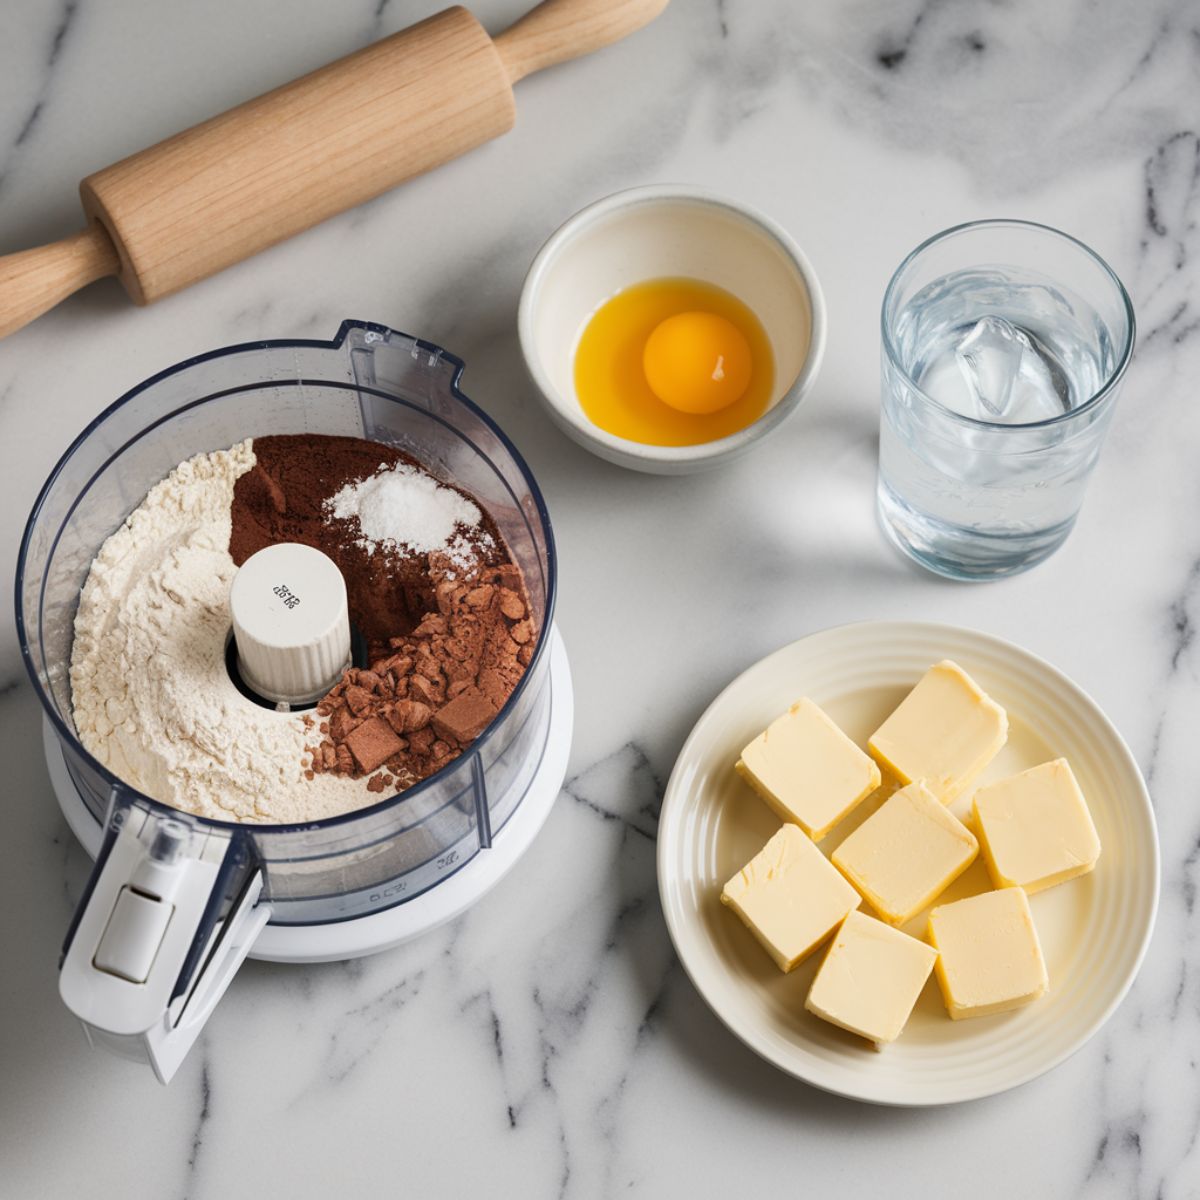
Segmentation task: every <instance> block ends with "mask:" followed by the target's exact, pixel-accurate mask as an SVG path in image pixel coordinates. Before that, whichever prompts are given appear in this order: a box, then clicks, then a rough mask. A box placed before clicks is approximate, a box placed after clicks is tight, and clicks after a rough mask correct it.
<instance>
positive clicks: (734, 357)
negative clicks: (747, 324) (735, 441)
mask: <svg viewBox="0 0 1200 1200" xmlns="http://www.w3.org/2000/svg"><path fill="white" fill-rule="evenodd" d="M752 367H753V358H752V355H751V352H750V343H749V342H747V341H746V338H745V335H744V334H743V333H742V331H741V330H740V329H739V328H738V327H737V326H736V325H735V324H734V323H733V322H732V321H729V320H726V318H725V317H722V316H719V315H718V314H717V313H712V312H681V313H676V314H675V316H673V317H668V318H667V319H666V320H665V321H661V322H659V324H658V325H656V326H655V327H654V331H653V333H651V334H650V336H649V337H648V338H647V339H646V348H645V349H644V350H643V351H642V369H643V370H644V371H645V372H646V382H647V383H648V384H649V385H650V390H651V391H652V392H653V393H654V394H655V395H656V396H657V397H658V398H659V399H660V400H661V401H662V402H663V403H664V404H669V405H670V406H671V407H672V408H674V409H678V410H679V411H680V412H685V413H714V412H718V411H719V410H720V409H722V408H726V407H728V406H729V405H730V404H732V403H733V402H734V401H735V400H738V399H740V398H741V396H742V395H743V394H744V393H745V391H746V388H747V387H748V386H749V383H750V375H751V371H752Z"/></svg>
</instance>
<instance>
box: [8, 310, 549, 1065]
mask: <svg viewBox="0 0 1200 1200" xmlns="http://www.w3.org/2000/svg"><path fill="white" fill-rule="evenodd" d="M462 371H463V363H462V362H461V361H460V360H459V359H457V358H455V357H454V356H453V355H451V354H448V353H446V352H445V351H443V350H441V349H440V348H438V347H437V346H434V345H431V344H430V343H428V342H424V341H421V340H419V339H417V338H413V337H410V336H408V335H407V334H403V333H399V332H397V331H395V330H392V329H388V328H387V327H385V326H382V325H375V324H370V323H367V322H361V321H346V322H344V323H343V324H342V326H341V328H340V329H339V330H338V333H337V335H336V337H334V339H333V340H332V341H319V340H288V341H266V342H256V343H250V344H246V345H238V346H231V347H227V348H225V349H221V350H216V351H213V352H212V353H209V354H204V355H200V356H199V357H197V358H191V359H188V360H186V361H184V362H182V363H179V364H177V365H176V366H173V367H170V368H169V369H167V370H165V371H163V372H161V373H160V374H158V375H155V376H154V377H153V378H151V379H149V380H147V381H146V382H145V383H143V384H141V385H139V386H138V387H135V388H134V389H133V390H132V391H130V392H128V393H127V394H126V395H125V396H123V397H122V398H121V399H120V400H118V401H117V402H116V403H115V404H113V405H112V406H111V407H110V408H108V409H107V410H106V411H105V412H103V413H102V414H101V415H100V416H99V417H97V418H96V420H95V421H93V422H92V424H91V425H89V426H88V428H87V429H85V430H84V432H83V433H82V434H81V435H80V436H79V437H78V438H77V439H76V440H75V442H74V444H73V445H72V446H71V447H70V449H69V450H68V451H67V452H66V454H65V455H64V456H63V457H62V459H61V461H60V462H59V463H58V465H57V466H56V467H55V469H54V471H53V472H52V473H51V475H50V478H49V479H48V481H47V482H46V484H45V486H44V487H43V489H42V491H41V494H40V495H39V496H38V499H37V502H36V503H35V505H34V508H33V512H32V514H31V515H30V518H29V522H28V525H27V526H26V529H25V535H24V538H23V540H22V543H21V550H20V557H19V560H18V564H17V580H16V614H17V629H18V637H19V640H20V645H21V652H22V655H23V656H24V659H25V663H26V666H27V668H28V670H29V674H30V677H31V679H32V680H33V684H34V687H35V689H36V691H37V694H38V696H39V698H40V700H41V702H42V705H43V707H44V709H45V720H44V735H45V736H44V742H45V753H46V762H47V765H48V767H49V772H50V778H51V781H52V783H53V786H54V791H55V794H56V796H57V798H58V802H59V804H60V805H61V807H62V811H63V813H64V815H65V816H66V819H67V822H68V824H69V825H70V827H71V829H72V831H73V832H74V833H75V835H76V836H77V837H78V838H79V840H80V842H81V843H82V844H83V846H84V847H85V849H86V850H87V851H88V853H89V854H90V855H91V856H92V857H93V858H94V859H95V868H94V870H93V871H92V874H91V877H90V879H89V881H88V884H87V887H86V889H85V891H84V894H83V898H82V900H81V901H80V904H79V908H78V910H77V911H76V913H75V915H74V918H73V920H72V922H71V926H70V929H69V931H68V933H67V937H66V942H65V945H64V949H63V957H62V961H61V964H60V977H59V985H60V992H61V994H62V997H63V999H64V1001H65V1002H66V1004H67V1006H68V1007H69V1008H70V1009H71V1010H72V1011H73V1012H74V1013H75V1014H76V1015H77V1016H78V1017H79V1018H80V1020H81V1021H82V1022H83V1025H84V1029H85V1031H86V1032H87V1034H88V1037H89V1039H90V1040H91V1041H92V1042H93V1043H94V1044H102V1045H105V1046H107V1047H109V1048H110V1049H112V1050H115V1051H116V1052H118V1053H120V1054H123V1055H125V1056H126V1057H130V1058H134V1059H137V1060H140V1061H143V1062H147V1063H148V1064H149V1065H150V1066H151V1067H152V1068H153V1070H154V1072H155V1074H156V1075H157V1076H158V1078H159V1079H160V1080H161V1081H162V1082H164V1083H165V1082H167V1081H168V1080H169V1079H170V1078H171V1076H172V1075H173V1074H174V1072H175V1070H176V1069H177V1068H178V1066H179V1064H180V1063H181V1062H182V1060H183V1058H184V1056H185V1055H186V1053H187V1051H188V1049H189V1048H190V1046H191V1044H192V1043H193V1042H194V1041H195V1039H196V1036H197V1034H198V1033H199V1031H200V1029H201V1028H202V1027H203V1025H204V1022H205V1020H206V1019H207V1018H208V1015H209V1014H210V1013H211V1012H212V1010H213V1008H214V1006H215V1005H216V1003H217V1001H218V1000H219V999H220V997H221V995H222V994H223V993H224V991H225V988H226V987H227V986H228V985H229V982H230V980H231V979H232V978H233V975H234V974H235V973H236V971H237V968H238V966H239V965H240V964H241V962H242V960H243V959H244V958H245V957H247V956H248V955H249V956H251V957H254V958H260V959H268V960H272V961H276V962H320V961H328V960H334V959H344V958H351V957H355V956H358V955H363V954H372V953H375V952H376V951H380V950H384V949H387V948H388V947H391V946H395V945H397V944H399V943H401V942H404V941H406V940H408V939H410V938H412V937H415V936H417V935H419V934H421V933H423V932H425V931H427V930H429V929H432V928H433V927H434V926H436V925H438V924H440V923H442V922H444V921H447V920H449V919H450V918H452V917H454V916H456V915H457V914H458V913H460V912H462V911H463V910H464V909H465V908H467V907H468V906H469V905H470V904H472V903H474V902H475V901H476V900H478V899H479V898H480V897H481V896H482V895H483V894H484V893H485V892H486V891H487V890H488V889H489V888H490V887H491V886H492V885H493V884H494V883H496V882H497V881H498V880H499V879H500V878H501V877H502V876H503V875H504V874H505V873H506V872H507V871H508V870H509V869H510V868H511V867H512V866H513V865H514V864H515V863H516V861H517V859H519V858H520V856H521V855H522V853H523V852H524V851H525V850H526V849H527V848H528V846H529V845H530V843H531V842H532V840H533V838H534V836H535V835H536V833H537V832H538V830H539V829H540V828H541V825H542V823H543V822H544V821H545V819H546V817H547V816H548V815H549V812H550V809H551V807H552V806H553V803H554V800H555V798H556V796H557V795H558V792H559V789H560V785H561V783H562V780H563V777H564V775H565V772H566V762H567V755H568V751H569V748H570V740H571V727H572V708H573V701H572V689H571V677H570V669H569V667H568V663H567V657H566V653H565V650H564V648H563V644H562V640H561V638H560V636H559V634H558V632H557V630H556V628H555V626H554V624H553V616H554V601H555V591H556V560H555V549H554V539H553V534H552V532H551V527H550V518H549V515H548V513H547V511H546V507H545V504H544V502H543V500H542V495H541V492H540V491H539V489H538V486H537V484H536V482H535V481H534V479H533V476H532V475H531V473H530V471H529V468H528V466H527V465H526V464H525V462H524V460H523V459H522V458H521V456H520V454H519V453H518V452H517V450H516V448H515V447H514V446H513V445H512V443H511V442H510V441H509V440H508V438H507V437H506V436H505V435H504V433H503V432H502V431H501V430H500V429H499V427H498V426H497V425H496V424H495V423H494V422H493V421H492V420H491V419H490V418H489V417H488V416H487V415H486V414H485V413H484V412H482V411H481V410H480V409H479V408H478V407H477V406H476V405H475V404H473V403H472V402H471V401H470V400H469V399H467V397H466V396H465V395H463V393H462V392H461V390H460V389H459V382H460V378H461V375H462ZM280 433H313V434H334V435H342V436H349V437H358V438H366V439H368V440H372V441H377V442H383V443H386V444H387V445H389V446H395V447H397V448H399V449H401V450H403V451H405V452H407V453H409V454H411V455H413V456H414V457H415V458H417V459H418V460H419V461H420V462H421V463H422V464H423V465H424V466H425V467H426V469H427V470H429V471H430V472H431V473H432V474H433V475H435V476H437V477H438V478H440V479H442V480H443V481H444V482H448V483H453V484H456V485H457V486H459V487H461V488H464V489H465V490H467V491H468V492H470V493H471V494H473V495H474V496H475V497H477V498H478V499H479V500H480V501H481V502H482V503H483V504H484V506H485V507H486V508H487V510H488V512H489V513H490V514H491V515H492V516H493V517H494V519H495V521H496V524H497V526H498V528H499V530H500V533H501V534H502V535H503V538H504V540H505V541H506V542H507V544H508V547H509V549H510V550H511V552H512V557H513V560H514V562H516V564H517V565H518V566H519V567H520V569H521V571H522V574H523V575H524V579H525V584H526V589H527V592H528V596H529V602H530V608H531V613H532V615H533V616H534V618H535V624H536V628H537V630H538V636H537V642H536V646H535V649H534V653H533V656H532V658H531V660H530V662H529V664H528V667H527V669H526V672H525V674H524V676H523V677H522V679H521V680H520V682H519V684H518V685H517V687H516V689H515V690H514V691H513V693H512V695H511V697H510V698H509V700H508V702H507V703H506V704H505V705H504V707H503V708H502V709H501V711H500V712H499V713H498V714H497V716H496V717H495V719H494V720H493V721H492V723H491V724H490V725H489V726H488V728H487V729H485V730H484V732H483V733H482V734H481V735H480V736H479V737H478V738H477V739H476V740H475V741H474V743H472V744H471V745H470V746H469V747H468V748H467V749H466V750H464V752H463V753H462V755H461V757H459V758H458V759H456V760H454V761H453V762H452V763H450V764H449V765H448V766H446V767H444V768H443V769H442V770H440V771H438V772H437V773H435V774H434V775H432V776H430V777H429V778H428V779H426V780H424V781H423V782H421V783H419V784H416V785H415V786H413V787H411V788H409V789H408V790H407V791H404V792H402V793H400V794H399V795H395V796H391V797H386V798H383V799H381V800H380V801H379V802H378V803H375V804H373V805H371V806H370V807H366V808H362V809H360V810H358V811H355V812H351V813H347V814H344V815H341V816H337V817H332V818H328V819H325V820H319V821H312V822H307V823H304V824H296V825H266V824H234V823H229V822H222V821H216V820H209V819H205V818H201V817H197V816H194V815H192V814H189V813H184V812H181V811H178V810H176V809H173V808H170V807H169V806H167V805H164V804H161V803H159V802H157V801H155V800H153V799H151V798H150V797H148V796H146V795H143V794H142V793H140V792H138V791H137V790H135V789H134V788H131V787H130V786H128V785H127V784H125V783H124V782H122V780H120V779H118V778H117V777H116V776H115V775H113V774H112V773H111V772H110V771H108V770H107V769H106V768H105V767H104V766H102V765H101V764H100V763H99V762H98V761H97V760H96V759H95V758H94V757H92V755H91V754H89V753H88V751H87V750H85V749H84V747H83V746H82V744H81V743H80V741H79V739H78V737H77V736H76V732H75V726H74V723H73V720H72V701H71V690H70V683H69V678H68V674H69V666H70V659H71V646H72V640H73V622H74V617H75V611H76V607H77V605H78V601H79V595H80V589H81V587H82V586H83V583H84V581H85V580H86V578H87V574H88V570H89V568H90V566H91V563H92V560H93V558H94V557H95V556H96V554H97V552H98V551H99V549H100V547H101V546H102V545H103V543H104V541H105V540H106V539H107V538H108V536H109V535H110V534H111V533H112V532H113V531H114V530H115V529H116V528H117V527H118V526H119V525H120V524H121V523H122V522H123V521H124V520H125V518H126V517H127V516H128V515H129V513H130V512H131V511H132V510H133V509H134V508H136V507H137V506H138V505H139V504H140V503H141V501H142V499H143V498H144V496H145V495H146V492H147V491H148V490H149V489H150V488H151V487H152V486H153V485H154V484H156V483H158V482H159V480H161V479H162V478H163V477H164V476H165V475H167V474H168V472H170V471H171V470H172V469H173V468H174V467H175V466H176V465H177V464H178V463H180V462H181V461H183V460H185V459H188V458H190V457H192V456H194V455H197V454H200V453H205V452H209V451H212V450H217V449H224V448H226V447H228V446H230V445H232V444H234V443H236V442H239V441H241V440H243V439H244V438H248V437H261V436H265V435H268V434H280Z"/></svg>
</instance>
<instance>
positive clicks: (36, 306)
mask: <svg viewBox="0 0 1200 1200" xmlns="http://www.w3.org/2000/svg"><path fill="white" fill-rule="evenodd" d="M119 266H120V263H119V260H118V258H117V251H116V248H115V247H114V246H113V244H112V239H111V238H110V237H109V236H108V234H107V233H105V231H104V229H103V227H102V226H100V225H99V224H95V223H93V224H91V225H89V226H88V227H87V228H86V229H81V230H80V231H79V232H78V233H76V234H72V235H71V236H70V237H68V238H63V239H62V241H60V242H51V243H50V244H49V245H48V246H38V247H36V248H35V249H33V250H20V251H18V252H17V253H16V254H6V255H4V256H3V257H0V337H7V336H8V335H9V334H10V333H15V332H16V330H18V329H20V328H22V327H23V326H25V325H28V324H29V322H30V321H32V320H33V319H34V317H40V316H41V315H42V313H44V312H45V311H46V310H47V309H50V308H53V307H54V306H55V305H56V304H57V303H58V302H59V301H60V300H65V299H66V298H67V297H68V296H70V295H71V294H72V293H73V292H77V291H79V289H80V288H81V287H86V286H87V285H88V284H89V283H94V282H95V281H96V280H97V279H103V278H104V276H106V275H115V274H116V273H117V270H118V268H119Z"/></svg>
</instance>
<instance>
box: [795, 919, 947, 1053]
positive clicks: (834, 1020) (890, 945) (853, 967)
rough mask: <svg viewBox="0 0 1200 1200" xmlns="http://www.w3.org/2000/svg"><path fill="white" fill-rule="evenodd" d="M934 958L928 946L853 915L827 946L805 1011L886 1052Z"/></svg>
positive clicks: (899, 1029)
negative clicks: (865, 1039)
mask: <svg viewBox="0 0 1200 1200" xmlns="http://www.w3.org/2000/svg"><path fill="white" fill-rule="evenodd" d="M936 958H937V951H936V950H934V949H933V948H932V947H931V946H927V945H926V944H925V943H924V942H919V941H917V939H916V938H914V937H909V936H908V934H907V933H901V932H900V930H898V929H892V928H891V927H890V926H888V925H885V924H883V922H882V921H877V920H875V918H874V917H868V916H867V915H866V913H861V912H852V913H850V914H849V916H847V917H846V919H845V920H844V921H843V922H842V925H841V928H840V929H839V930H838V931H837V933H836V934H835V935H834V938H833V941H832V942H831V943H830V944H829V949H828V950H827V951H826V953H825V960H824V961H823V962H822V963H821V969H820V970H819V971H818V972H817V977H816V979H814V980H813V985H812V988H811V989H810V991H809V993H808V999H807V1000H805V1002H804V1007H805V1008H807V1009H808V1011H809V1012H810V1013H813V1014H815V1015H816V1016H818V1017H820V1018H821V1019H822V1020H824V1021H829V1022H830V1023H831V1024H833V1025H840V1026H841V1027H842V1028H843V1029H848V1030H849V1031H850V1032H851V1033H857V1034H858V1035H859V1037H865V1038H867V1039H868V1040H869V1041H872V1042H874V1043H875V1049H876V1050H882V1049H883V1047H884V1046H885V1045H886V1044H887V1043H888V1042H892V1041H895V1040H896V1038H897V1037H898V1036H899V1034H900V1031H901V1030H902V1029H903V1028H904V1026H905V1024H906V1023H907V1021H908V1018H909V1014H910V1013H911V1012H912V1010H913V1005H914V1004H916V1002H917V997H918V996H919V995H920V994H921V989H922V988H923V987H924V986H925V980H927V979H928V978H929V972H930V971H932V970H933V964H934V960H935V959H936Z"/></svg>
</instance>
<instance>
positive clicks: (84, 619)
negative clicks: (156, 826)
mask: <svg viewBox="0 0 1200 1200" xmlns="http://www.w3.org/2000/svg"><path fill="white" fill-rule="evenodd" d="M254 463H255V458H254V449H253V443H252V442H250V441H245V442H241V443H239V444H238V445H236V446H234V447H233V448H232V449H230V450H218V451H215V452H214V453H212V454H201V455H198V456H197V457H195V458H192V459H189V460H188V461H187V462H185V463H181V464H180V465H179V466H178V467H176V468H175V470H173V471H172V472H171V473H170V475H168V476H167V478H166V479H164V480H163V481H162V482H161V483H159V484H157V485H156V486H155V487H153V488H151V490H150V491H149V493H147V495H146V498H145V500H143V501H142V503H141V504H140V505H139V506H138V507H137V508H136V509H135V510H134V511H133V512H132V513H131V514H130V515H129V518H128V520H127V521H126V522H125V524H124V525H122V526H121V528H120V529H118V530H117V531H116V532H115V533H114V534H113V535H112V536H111V537H110V538H109V539H108V540H107V541H106V542H105V543H104V545H103V546H102V547H101V548H100V553H99V554H98V555H97V556H96V559H95V561H94V562H93V563H92V567H91V571H90V572H89V574H88V578H87V582H86V583H85V585H84V588H83V593H82V595H81V597H80V602H79V611H78V613H77V614H76V617H75V644H74V646H73V648H72V652H71V689H72V699H73V702H74V709H75V727H76V729H77V730H78V732H79V738H80V741H82V742H83V744H84V746H86V747H87V749H88V750H89V751H91V753H92V754H94V755H95V756H96V758H98V759H99V760H100V761H101V762H102V763H103V764H104V765H105V766H106V767H108V768H109V770H111V771H112V772H113V773H114V774H116V775H117V776H119V777H120V778H121V779H123V780H124V781H125V782H126V783H128V784H131V785H132V786H133V787H135V788H137V789H138V790H139V791H142V792H145V793H146V794H147V795H148V796H152V797H153V798H154V799H156V800H161V801H163V802H164V803H166V804H171V805H173V806H174V807H176V808H181V809H184V810H186V811H188V812H193V813H197V814H199V815H200V816H205V817H215V818H218V819H221V820H227V821H228V820H233V821H263V822H272V823H290V822H303V821H311V820H317V819H320V818H321V817H326V816H332V815H334V814H336V813H342V812H348V811H350V810H352V809H355V808H361V807H363V806H364V805H366V804H368V803H373V802H374V801H376V800H378V799H379V797H378V796H375V795H373V794H372V793H370V792H368V791H367V790H366V787H365V781H363V780H351V779H346V778H341V777H338V776H333V775H318V776H317V777H316V779H314V780H308V779H305V778H304V773H303V767H302V766H301V758H302V757H303V754H304V747H305V743H306V741H311V740H313V739H312V738H311V736H310V735H307V731H306V729H305V726H304V722H303V716H302V715H301V714H298V713H297V714H283V713H276V712H273V711H271V710H270V709H265V708H262V707H260V706H259V705H257V704H254V703H253V702H252V701H250V700H247V699H246V698H245V697H244V696H242V695H241V693H240V692H238V690H237V689H236V688H235V687H234V685H233V683H232V682H231V681H230V679H229V675H228V673H227V672H226V670H225V644H226V638H227V636H228V634H229V629H230V616H229V584H230V581H231V580H232V579H233V575H234V572H235V571H236V569H237V568H236V567H235V566H234V563H233V559H232V558H231V557H230V556H229V533H230V525H231V520H230V506H231V504H232V503H233V486H234V484H235V483H236V482H237V480H238V479H239V478H240V477H241V476H242V475H244V474H245V473H246V472H247V471H248V470H250V468H251V467H253V466H254Z"/></svg>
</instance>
